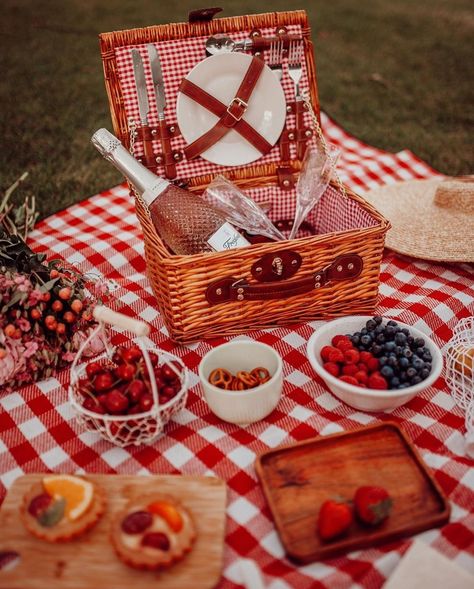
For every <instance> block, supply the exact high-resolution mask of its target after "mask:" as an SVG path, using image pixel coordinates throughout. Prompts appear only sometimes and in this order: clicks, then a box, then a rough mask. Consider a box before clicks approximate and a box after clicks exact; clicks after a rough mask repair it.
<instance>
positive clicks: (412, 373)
mask: <svg viewBox="0 0 474 589" xmlns="http://www.w3.org/2000/svg"><path fill="white" fill-rule="evenodd" d="M417 374H418V373H417V371H416V370H415V369H414V368H413V366H410V368H407V377H408V378H409V379H412V378H413V377H414V376H416V375H417Z"/></svg>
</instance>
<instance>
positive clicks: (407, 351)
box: [403, 348, 413, 358]
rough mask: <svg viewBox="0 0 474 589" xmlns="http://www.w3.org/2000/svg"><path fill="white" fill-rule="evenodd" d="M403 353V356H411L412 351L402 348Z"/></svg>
mask: <svg viewBox="0 0 474 589" xmlns="http://www.w3.org/2000/svg"><path fill="white" fill-rule="evenodd" d="M403 355H404V356H405V358H411V357H412V356H413V352H412V351H411V350H410V348H403Z"/></svg>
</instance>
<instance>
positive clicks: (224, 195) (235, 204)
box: [204, 175, 285, 241]
mask: <svg viewBox="0 0 474 589" xmlns="http://www.w3.org/2000/svg"><path fill="white" fill-rule="evenodd" d="M204 197H205V198H206V200H208V201H209V202H211V204H213V205H214V206H215V207H217V208H219V209H220V210H221V211H222V212H223V213H224V214H225V216H226V219H227V221H229V223H232V225H235V226H236V227H240V228H241V229H244V230H245V231H247V232H248V233H253V234H257V235H264V236H265V237H268V238H270V239H274V240H277V241H279V240H282V239H285V237H284V235H283V234H282V233H281V231H279V230H278V229H277V228H276V227H275V225H274V224H273V223H272V222H271V221H270V219H269V218H268V216H267V215H266V214H265V212H264V211H263V210H262V209H261V208H260V207H259V206H258V204H257V203H256V202H255V201H254V200H252V199H251V198H250V197H249V196H247V195H246V194H245V193H244V192H242V190H240V188H238V186H236V185H235V184H233V183H232V182H231V181H230V180H228V179H227V178H225V177H224V176H220V175H219V176H216V178H214V180H213V181H212V182H211V184H209V186H208V187H207V189H206V192H205V194H204Z"/></svg>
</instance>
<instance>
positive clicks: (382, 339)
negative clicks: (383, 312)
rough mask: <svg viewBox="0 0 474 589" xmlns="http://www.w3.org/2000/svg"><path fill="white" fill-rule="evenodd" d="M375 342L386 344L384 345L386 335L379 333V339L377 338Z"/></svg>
mask: <svg viewBox="0 0 474 589" xmlns="http://www.w3.org/2000/svg"><path fill="white" fill-rule="evenodd" d="M375 341H376V342H377V343H378V344H384V343H385V334H384V333H379V334H378V335H377V337H376V338H375Z"/></svg>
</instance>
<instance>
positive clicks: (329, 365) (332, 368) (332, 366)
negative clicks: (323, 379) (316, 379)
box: [323, 362, 340, 376]
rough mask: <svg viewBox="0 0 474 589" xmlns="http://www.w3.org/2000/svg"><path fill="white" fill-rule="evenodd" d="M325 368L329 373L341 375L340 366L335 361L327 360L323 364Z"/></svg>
mask: <svg viewBox="0 0 474 589" xmlns="http://www.w3.org/2000/svg"><path fill="white" fill-rule="evenodd" d="M323 368H324V370H327V371H328V372H329V374H332V375H333V376H339V372H340V371H339V366H338V365H337V364H336V363H335V362H325V363H324V364H323Z"/></svg>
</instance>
